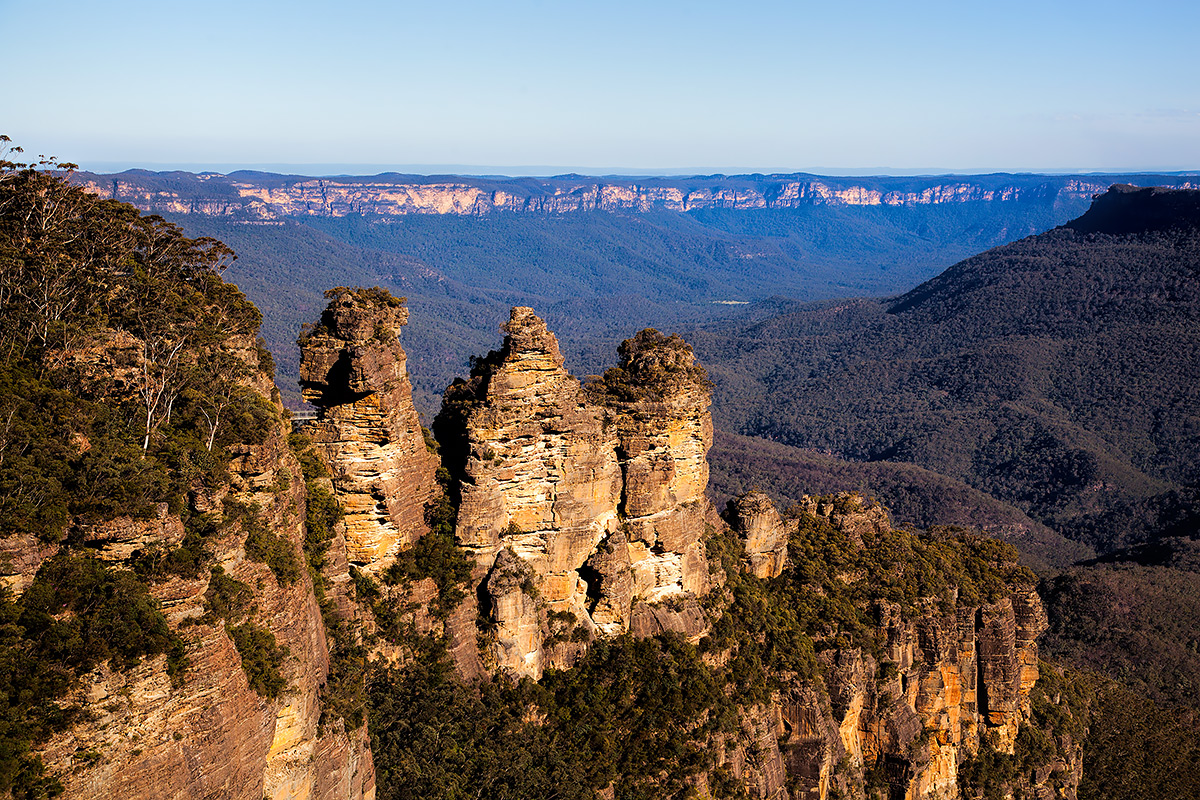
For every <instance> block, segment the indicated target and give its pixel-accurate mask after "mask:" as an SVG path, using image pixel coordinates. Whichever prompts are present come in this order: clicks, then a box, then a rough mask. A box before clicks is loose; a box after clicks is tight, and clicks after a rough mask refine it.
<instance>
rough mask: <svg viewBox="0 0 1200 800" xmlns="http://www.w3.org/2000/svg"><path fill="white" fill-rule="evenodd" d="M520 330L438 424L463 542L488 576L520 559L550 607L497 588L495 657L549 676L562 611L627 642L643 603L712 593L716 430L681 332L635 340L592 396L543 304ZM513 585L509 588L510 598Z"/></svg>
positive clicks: (457, 388) (522, 313) (524, 312)
mask: <svg viewBox="0 0 1200 800" xmlns="http://www.w3.org/2000/svg"><path fill="white" fill-rule="evenodd" d="M504 332H505V334H506V336H505V340H504V345H503V347H502V349H501V350H500V351H496V352H493V353H492V354H491V355H490V356H489V357H488V358H486V359H483V360H481V361H479V362H477V364H476V366H475V369H474V370H473V373H472V376H471V378H470V380H469V381H460V382H458V383H456V384H455V385H454V386H451V387H450V389H448V390H447V393H446V400H445V406H444V409H443V412H442V414H441V415H440V416H439V419H438V422H437V423H436V424H437V429H438V434H439V438H440V439H441V440H442V441H443V442H444V443H445V446H446V447H447V450H448V453H449V458H450V459H451V460H452V472H454V473H455V474H456V477H458V478H459V479H460V480H461V503H460V506H459V514H458V529H457V535H458V541H459V543H460V544H461V545H462V546H463V547H464V548H465V549H466V550H467V551H468V552H469V553H471V554H472V556H473V557H474V558H475V560H476V563H477V564H478V569H479V570H480V572H481V574H487V573H489V571H490V572H492V573H495V571H496V570H498V569H500V568H501V567H502V566H503V567H504V569H505V570H507V569H509V567H508V566H506V565H510V564H511V558H512V557H513V556H515V557H517V558H519V559H521V560H522V561H524V562H525V563H526V564H527V565H528V567H529V568H530V570H531V573H530V576H529V582H530V584H531V587H532V589H533V590H534V591H535V593H536V595H535V596H536V598H537V602H536V603H530V602H527V601H521V602H515V601H514V602H510V600H514V598H509V600H505V601H504V602H501V596H500V595H498V594H496V593H495V592H493V591H492V588H491V587H492V586H493V585H494V582H493V581H492V579H491V578H489V579H488V581H487V583H486V584H485V585H486V586H487V587H488V594H489V596H490V598H491V601H490V602H491V604H492V609H491V612H490V613H491V615H492V618H493V621H494V622H495V624H496V625H497V629H496V630H497V635H498V636H499V637H500V638H499V639H498V640H497V642H496V644H495V646H494V647H493V648H492V650H493V652H492V655H493V656H494V658H495V663H496V664H497V665H498V666H501V667H504V668H507V669H510V670H513V671H514V672H516V673H518V674H526V675H531V676H534V677H536V676H538V675H540V674H541V669H542V667H543V666H545V663H544V654H543V653H542V648H541V640H540V639H539V634H538V633H537V631H545V630H547V629H548V628H547V625H546V623H545V622H544V620H545V619H547V615H555V614H557V615H560V616H561V615H571V616H572V617H573V618H574V619H575V620H577V621H578V624H579V625H580V626H583V627H584V628H585V629H586V630H587V631H589V632H590V631H595V630H600V631H603V632H604V633H606V634H613V633H619V632H621V631H624V630H627V629H628V628H629V625H630V623H631V621H632V618H633V607H634V605H635V603H638V602H646V603H654V602H657V601H661V600H663V599H664V598H667V597H670V596H675V595H687V596H689V597H693V598H695V597H698V596H699V595H701V594H703V593H704V592H705V591H706V590H707V588H708V564H707V560H706V558H705V555H704V544H703V541H702V537H703V534H704V516H705V509H706V504H707V502H708V501H707V500H705V498H704V489H705V488H706V485H707V483H708V465H707V461H706V459H705V456H706V454H707V452H708V448H709V446H710V445H711V443H712V421H711V417H710V415H709V412H708V406H709V402H710V400H709V389H708V384H707V380H706V379H705V377H704V375H703V370H701V369H700V368H698V367H696V366H695V365H694V357H693V356H692V353H691V349H690V348H689V347H687V345H685V344H684V343H683V342H682V340H680V339H678V337H666V336H662V335H661V334H659V333H657V332H655V331H644V332H643V333H642V334H639V335H638V337H635V338H634V339H631V340H629V341H627V342H625V343H624V344H622V346H621V350H620V355H621V366H620V367H618V368H617V369H616V370H614V371H613V372H612V373H610V375H608V376H606V379H605V380H604V381H600V382H597V383H596V384H594V385H589V386H587V387H584V386H581V384H580V382H579V381H578V380H577V379H576V378H574V377H572V376H571V375H569V374H568V373H567V371H566V370H565V369H564V368H563V359H562V356H561V354H560V353H559V350H558V342H557V340H556V339H555V337H554V335H553V334H552V333H550V332H549V331H548V330H547V329H546V325H545V323H544V322H543V321H542V320H541V319H539V318H538V317H537V316H536V315H535V314H534V313H533V311H532V310H531V309H528V308H514V309H513V311H512V315H511V318H510V320H509V322H508V323H507V324H506V325H505V326H504ZM500 553H510V554H511V556H507V555H506V556H505V557H504V558H503V559H501V558H499V557H498V554H500ZM510 582H511V581H499V582H496V583H495V585H502V586H504V587H506V588H505V589H504V592H505V593H506V594H505V597H508V595H510V594H511V591H512V590H511V587H510V586H508V584H509V583H510ZM513 614H518V615H520V618H519V619H518V618H513V617H511V615H513ZM685 627H687V628H690V629H691V630H690V633H691V634H692V635H695V634H697V633H699V632H700V630H699V629H698V628H697V627H696V625H695V623H692V624H689V625H688V626H685ZM517 630H519V631H522V635H521V636H520V637H518V639H517V640H513V639H511V637H510V633H511V632H512V631H517Z"/></svg>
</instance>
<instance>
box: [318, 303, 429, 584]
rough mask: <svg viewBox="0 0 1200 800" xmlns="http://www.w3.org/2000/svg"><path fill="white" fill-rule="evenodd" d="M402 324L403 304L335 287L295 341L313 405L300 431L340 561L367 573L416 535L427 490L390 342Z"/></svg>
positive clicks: (425, 457)
mask: <svg viewBox="0 0 1200 800" xmlns="http://www.w3.org/2000/svg"><path fill="white" fill-rule="evenodd" d="M407 322H408V309H407V308H405V307H404V304H403V301H402V300H397V299H396V298H393V297H391V295H388V294H387V293H386V292H383V291H382V290H361V289H360V290H350V289H339V290H334V291H333V292H331V293H330V303H329V307H328V308H326V309H325V312H324V314H323V315H322V317H321V322H320V324H319V325H318V326H317V327H315V328H314V329H313V330H312V331H310V332H309V333H307V334H306V335H305V337H304V338H303V341H302V343H301V344H302V348H301V351H302V358H301V362H300V376H301V385H302V387H303V391H304V397H305V399H306V400H308V401H309V402H311V403H312V404H313V405H314V406H316V407H317V421H316V422H315V423H314V424H313V425H311V426H309V428H308V430H309V432H310V434H311V436H312V438H313V441H314V442H315V443H316V444H317V446H318V447H319V448H320V449H321V450H322V452H323V454H324V455H325V458H326V461H327V462H328V463H329V464H330V466H331V468H332V470H333V473H334V475H333V485H334V490H335V494H336V496H337V498H338V500H339V501H340V502H341V504H342V507H343V510H344V512H345V525H346V534H345V536H346V552H347V555H348V558H349V560H350V562H351V563H352V564H354V565H355V566H357V567H358V568H360V569H362V570H363V571H365V572H368V573H375V572H378V571H380V570H382V569H385V568H386V567H387V566H388V565H389V564H391V562H392V561H393V560H394V559H395V555H396V553H397V552H399V551H400V550H401V549H403V548H405V547H408V546H410V545H411V544H412V543H413V542H415V541H416V540H417V539H419V538H420V537H421V535H422V534H423V533H424V531H425V518H424V511H425V505H426V503H428V502H429V500H430V499H431V498H432V497H433V493H434V490H435V482H434V473H435V472H436V470H437V457H436V456H435V455H434V454H433V453H430V452H429V451H428V448H427V447H426V445H425V439H424V436H423V434H422V430H421V423H420V420H419V419H418V417H417V412H416V409H415V408H414V407H413V403H412V386H411V385H410V384H409V381H408V373H407V371H406V369H405V365H406V357H405V353H404V348H402V347H401V346H400V342H399V339H398V337H399V335H400V328H401V327H402V326H403V325H405V324H406V323H407Z"/></svg>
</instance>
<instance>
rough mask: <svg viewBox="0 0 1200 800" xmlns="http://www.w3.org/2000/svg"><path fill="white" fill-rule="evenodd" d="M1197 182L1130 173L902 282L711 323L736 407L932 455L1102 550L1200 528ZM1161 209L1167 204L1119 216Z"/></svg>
mask: <svg viewBox="0 0 1200 800" xmlns="http://www.w3.org/2000/svg"><path fill="white" fill-rule="evenodd" d="M1180 196H1182V197H1186V198H1192V197H1194V196H1195V193H1177V194H1173V193H1170V192H1165V191H1153V190H1143V191H1140V192H1134V191H1131V190H1127V189H1125V190H1113V191H1110V193H1109V194H1108V195H1106V196H1105V197H1104V198H1102V199H1101V200H1099V201H1098V202H1097V204H1096V206H1095V208H1094V209H1093V210H1092V211H1091V212H1089V213H1088V214H1086V215H1084V216H1083V217H1081V218H1080V219H1079V220H1077V221H1075V222H1073V223H1071V224H1070V225H1067V226H1064V227H1062V228H1059V229H1056V230H1054V231H1051V232H1049V233H1046V234H1042V235H1039V236H1035V237H1030V238H1027V239H1024V240H1022V241H1020V242H1015V243H1013V244H1010V245H1006V246H1003V247H1000V248H996V249H994V250H991V251H989V252H987V253H984V254H982V255H979V256H976V257H974V258H971V259H968V260H966V261H963V262H961V263H960V264H957V265H955V266H954V267H952V268H950V269H948V270H947V271H946V272H944V273H943V274H942V275H940V276H938V277H937V278H935V279H933V280H931V281H929V282H927V283H925V284H923V285H921V286H919V287H917V288H916V289H914V290H912V291H911V292H909V293H907V294H905V295H903V296H901V297H899V298H897V299H894V300H887V301H875V300H845V301H830V302H826V303H823V304H817V305H811V306H804V307H801V308H800V309H799V310H796V311H794V312H792V313H787V314H784V315H782V316H778V317H774V318H771V319H769V320H766V321H762V322H758V323H755V324H752V325H746V326H740V327H732V328H725V329H710V330H709V331H708V332H702V333H698V334H697V335H696V336H695V339H696V347H697V350H698V352H699V353H700V354H701V357H702V358H703V359H704V360H705V362H706V363H707V364H708V365H709V366H710V369H711V372H712V374H713V376H714V380H715V381H716V384H717V395H716V396H717V402H716V407H717V409H718V416H717V419H718V424H719V425H722V426H723V427H726V428H728V429H729V430H733V431H738V432H740V433H743V434H747V435H751V436H757V437H760V438H765V439H769V440H774V441H778V442H782V443H786V444H790V445H794V446H799V447H805V448H812V449H816V450H821V451H825V452H829V453H831V454H833V455H836V456H839V457H842V458H846V459H849V460H853V461H863V462H904V463H912V464H917V465H920V466H922V467H925V468H927V469H930V470H933V471H935V472H938V473H941V474H943V475H946V476H949V477H951V478H954V479H957V480H961V481H965V482H966V483H968V484H970V485H971V486H974V487H975V488H977V489H980V490H981V491H984V492H986V493H988V494H990V495H992V496H993V497H995V498H997V499H998V500H1001V501H1004V502H1006V503H1010V504H1013V505H1015V506H1017V507H1018V508H1020V509H1021V510H1022V511H1024V512H1025V513H1027V514H1029V515H1030V516H1031V517H1033V518H1034V519H1037V520H1039V521H1040V522H1042V523H1044V524H1045V525H1048V526H1049V527H1051V528H1052V529H1054V530H1056V531H1057V532H1059V533H1061V534H1063V535H1065V536H1067V537H1068V538H1071V539H1073V540H1075V541H1078V542H1080V543H1082V544H1085V545H1088V546H1090V547H1094V548H1097V549H1098V550H1100V551H1108V550H1112V549H1115V548H1119V547H1124V546H1127V545H1130V544H1135V543H1138V542H1143V541H1146V540H1150V539H1154V538H1156V537H1159V536H1168V535H1174V534H1179V533H1186V532H1188V531H1192V530H1195V527H1196V524H1197V510H1196V509H1197V502H1196V492H1197V484H1196V479H1197V478H1196V476H1197V475H1200V388H1198V386H1200V361H1198V360H1197V359H1196V358H1195V353H1197V352H1200V227H1198V222H1200V216H1198V215H1197V214H1196V213H1195V210H1194V209H1193V207H1192V206H1191V205H1189V204H1184V205H1182V206H1181V205H1179V200H1178V198H1179V197H1180ZM1192 202H1194V201H1193V200H1189V201H1188V203H1192ZM1144 207H1149V208H1150V209H1152V210H1153V213H1154V214H1158V215H1160V216H1162V215H1165V216H1164V217H1163V218H1162V219H1159V220H1158V221H1154V222H1145V221H1143V222H1141V223H1140V224H1139V225H1138V226H1137V229H1136V230H1134V231H1132V232H1131V231H1129V230H1127V228H1126V227H1123V228H1121V229H1116V228H1113V227H1112V226H1111V225H1110V224H1108V223H1106V222H1105V220H1106V219H1108V218H1109V217H1110V216H1112V215H1113V214H1114V213H1115V214H1116V215H1117V216H1118V217H1120V218H1121V219H1122V220H1125V219H1128V217H1127V216H1126V215H1124V214H1121V213H1119V212H1120V211H1121V210H1122V209H1126V210H1128V211H1130V213H1131V214H1132V215H1133V218H1134V219H1137V218H1138V215H1139V214H1141V213H1142V212H1143V211H1145V208H1144ZM1145 213H1151V212H1149V211H1146V212H1145ZM1121 224H1122V226H1127V225H1128V223H1126V222H1122V223H1121Z"/></svg>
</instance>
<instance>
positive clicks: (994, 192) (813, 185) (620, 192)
mask: <svg viewBox="0 0 1200 800" xmlns="http://www.w3.org/2000/svg"><path fill="white" fill-rule="evenodd" d="M75 180H76V181H77V182H79V183H80V184H81V185H83V186H84V187H85V188H87V189H88V190H89V191H91V192H93V193H95V194H97V195H100V196H103V197H112V198H115V199H119V200H124V201H126V202H130V203H132V204H133V205H135V206H138V207H139V208H141V209H142V210H144V211H150V212H154V213H173V214H201V215H206V216H218V217H226V218H231V219H232V220H234V221H242V222H246V223H256V222H257V223H268V222H271V221H277V220H280V219H282V218H286V217H306V216H324V217H340V216H347V215H352V214H361V215H370V216H379V217H394V216H404V215H407V214H453V215H474V216H479V215H485V214H491V213H495V212H520V213H549V214H562V213H574V212H581V211H633V212H649V211H655V210H665V211H674V212H690V211H698V210H706V209H735V210H752V209H785V208H802V207H809V206H820V205H829V206H889V207H905V206H922V205H937V204H943V203H966V202H997V201H1000V202H1025V201H1030V202H1037V203H1042V204H1045V203H1069V202H1075V201H1079V200H1083V201H1090V200H1091V198H1092V197H1094V196H1095V195H1098V194H1103V193H1104V192H1105V191H1107V190H1108V188H1109V187H1110V186H1111V185H1113V184H1115V183H1121V184H1131V185H1139V186H1168V187H1171V188H1186V189H1196V188H1200V175H1191V174H1185V175H1166V174H1153V173H1149V174H1136V175H1128V174H1125V175H1038V174H1009V173H995V174H989V175H969V176H960V175H950V176H924V177H891V176H874V177H828V176H818V175H811V174H807V173H790V174H775V175H762V174H751V175H703V176H691V177H670V176H647V177H644V178H638V177H628V176H627V177H620V178H617V177H612V178H607V177H591V176H584V175H559V176H553V177H548V178H531V177H518V178H485V177H469V176H456V175H445V176H438V175H433V176H429V175H402V174H399V173H384V174H380V175H374V176H356V177H336V178H313V177H306V176H298V175H279V174H275V173H265V172H235V173H231V174H229V175H219V174H213V173H201V174H195V173H190V172H148V171H145V170H131V171H128V172H123V173H117V174H109V175H101V174H96V173H88V172H80V173H77V174H76V175H75Z"/></svg>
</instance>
